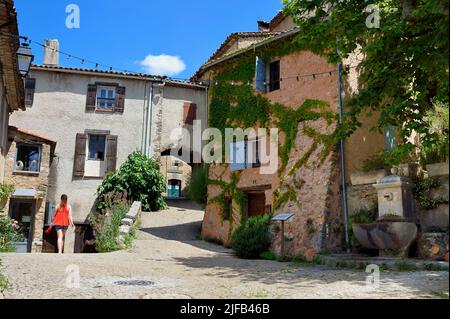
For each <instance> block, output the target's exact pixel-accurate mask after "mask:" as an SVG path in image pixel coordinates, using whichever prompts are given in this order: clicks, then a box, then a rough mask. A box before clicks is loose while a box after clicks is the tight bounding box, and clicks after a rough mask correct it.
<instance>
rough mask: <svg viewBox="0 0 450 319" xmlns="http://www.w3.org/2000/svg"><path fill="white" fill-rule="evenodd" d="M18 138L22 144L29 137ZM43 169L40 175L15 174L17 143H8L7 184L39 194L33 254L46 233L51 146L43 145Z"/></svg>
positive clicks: (34, 217)
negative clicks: (45, 219) (46, 204)
mask: <svg viewBox="0 0 450 319" xmlns="http://www.w3.org/2000/svg"><path fill="white" fill-rule="evenodd" d="M16 138H20V141H21V142H27V141H28V140H29V138H28V136H26V135H23V134H18V135H17V136H16ZM29 141H30V143H37V142H36V141H34V140H32V139H31V140H29ZM41 145H42V148H41V169H40V171H39V174H37V175H34V174H27V173H14V172H13V169H14V161H15V158H16V148H17V147H16V141H12V142H9V143H8V155H7V157H6V165H5V182H6V183H7V184H9V185H14V187H15V188H16V189H19V188H24V189H34V190H36V192H37V198H36V211H35V215H34V216H32V232H33V233H32V241H33V244H32V250H33V252H40V249H41V247H42V238H43V231H44V222H45V221H44V218H45V203H46V200H47V190H48V184H49V183H48V177H49V172H50V145H48V144H41ZM9 204H10V202H9V201H8V203H7V205H6V206H5V211H8V210H9Z"/></svg>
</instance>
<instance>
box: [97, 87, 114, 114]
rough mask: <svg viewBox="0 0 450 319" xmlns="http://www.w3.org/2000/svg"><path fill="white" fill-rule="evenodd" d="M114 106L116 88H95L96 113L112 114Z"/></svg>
mask: <svg viewBox="0 0 450 319" xmlns="http://www.w3.org/2000/svg"><path fill="white" fill-rule="evenodd" d="M115 105H116V88H115V87H106V86H100V87H98V88H97V104H96V109H95V110H96V111H100V112H114V107H115Z"/></svg>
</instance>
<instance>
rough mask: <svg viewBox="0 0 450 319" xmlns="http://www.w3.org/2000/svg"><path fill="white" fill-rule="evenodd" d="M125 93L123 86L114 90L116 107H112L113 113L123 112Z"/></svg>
mask: <svg viewBox="0 0 450 319" xmlns="http://www.w3.org/2000/svg"><path fill="white" fill-rule="evenodd" d="M125 92H126V88H125V87H123V86H118V87H117V89H116V105H115V107H114V112H116V113H123V112H124V111H125Z"/></svg>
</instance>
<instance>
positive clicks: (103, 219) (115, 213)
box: [91, 194, 130, 253]
mask: <svg viewBox="0 0 450 319" xmlns="http://www.w3.org/2000/svg"><path fill="white" fill-rule="evenodd" d="M122 196H123V195H120V194H116V195H111V194H110V195H106V196H105V208H104V209H103V210H102V212H101V213H98V214H96V215H95V216H93V217H92V218H91V224H92V227H93V228H94V229H95V230H96V235H95V248H96V250H97V252H99V253H107V252H112V251H116V250H119V249H121V248H122V247H121V243H120V240H119V235H120V226H121V224H122V219H124V218H125V216H126V215H127V213H128V210H129V209H130V205H129V204H128V203H127V202H126V200H124V199H122V198H121V197H122Z"/></svg>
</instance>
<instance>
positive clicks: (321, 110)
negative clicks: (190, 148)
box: [209, 39, 338, 219]
mask: <svg viewBox="0 0 450 319" xmlns="http://www.w3.org/2000/svg"><path fill="white" fill-rule="evenodd" d="M300 49H301V48H300V46H299V45H298V44H297V43H296V42H295V41H293V40H292V39H291V40H285V41H282V42H279V43H272V44H267V45H265V46H263V48H262V49H258V50H255V52H252V53H244V54H242V55H241V56H240V57H239V58H237V59H233V60H229V61H227V62H224V63H223V64H222V66H221V68H220V69H219V70H216V71H215V72H214V73H213V74H212V78H211V83H212V87H211V90H210V95H211V96H210V101H211V104H210V123H209V124H210V126H211V127H214V128H218V129H219V130H220V131H221V132H222V134H223V135H224V133H225V128H227V127H241V128H250V127H253V128H257V127H269V126H270V127H277V128H278V129H279V130H280V131H281V132H282V133H283V134H284V139H283V143H281V142H280V144H279V156H280V159H281V167H280V169H279V171H278V175H279V176H282V175H283V174H284V175H289V176H292V175H294V174H295V173H296V172H297V171H298V170H299V169H301V168H302V167H305V166H306V164H307V163H308V161H309V159H310V157H311V155H312V154H313V153H314V152H315V151H316V150H317V149H318V148H319V146H321V145H323V148H322V150H321V152H320V158H319V162H318V163H317V164H319V165H320V164H322V163H323V162H324V161H325V159H326V158H327V156H328V155H329V154H330V152H331V151H332V149H333V146H334V145H336V143H337V141H338V138H337V134H338V132H337V130H336V131H335V132H333V133H332V134H329V135H326V134H321V133H319V132H317V131H315V130H314V129H312V128H311V127H305V128H304V132H303V133H304V134H306V135H307V136H309V137H311V138H312V139H313V140H314V142H313V144H312V146H311V147H310V148H309V149H308V150H306V152H305V155H304V156H303V157H302V158H301V159H300V160H298V161H297V162H296V163H295V164H294V167H293V168H292V169H290V170H289V171H288V172H285V170H286V168H287V166H288V163H289V158H290V156H291V152H292V150H293V149H294V147H295V144H296V139H297V135H298V131H299V127H300V124H301V123H305V122H308V121H317V120H320V119H324V120H325V121H326V123H327V124H328V125H329V126H331V125H332V124H333V123H336V121H337V116H336V114H335V113H333V112H332V111H331V110H330V107H329V105H328V104H327V103H325V102H323V101H318V100H306V101H305V102H304V103H303V104H302V105H300V106H299V107H298V108H292V107H289V106H287V105H283V104H280V103H272V102H271V101H270V100H269V99H268V98H267V97H265V96H264V95H262V94H258V93H256V92H255V89H254V87H253V84H254V83H253V81H254V76H255V72H256V63H255V56H260V57H261V58H263V59H264V60H266V61H270V60H272V59H273V58H276V57H278V58H280V57H282V56H285V55H288V54H291V53H293V52H297V51H299V50H300ZM223 143H224V141H222V144H223ZM223 147H225V145H223ZM239 176H240V174H233V180H232V181H231V182H230V183H224V182H223V181H210V184H215V185H218V186H220V187H221V188H222V193H221V194H220V195H219V196H217V197H216V198H214V199H212V200H210V202H211V203H216V204H218V205H219V206H221V208H222V215H223V217H225V218H226V219H229V217H228V215H229V214H226V213H225V214H224V212H227V211H228V210H229V208H228V207H227V205H228V204H227V203H228V200H227V196H228V198H229V197H230V196H233V199H234V200H236V201H237V202H238V203H239V204H240V205H242V207H244V206H243V205H244V204H245V194H244V193H242V192H241V191H239V190H238V189H237V184H238V182H239ZM303 184H304V183H297V185H301V186H302V185H303ZM284 186H285V187H280V188H279V189H278V190H277V191H276V192H275V209H278V208H281V207H282V206H283V205H284V204H286V203H287V202H289V201H296V197H297V196H296V192H295V189H293V188H292V187H290V186H288V187H286V185H285V184H284ZM294 186H295V185H294ZM282 188H286V189H287V190H288V191H287V192H286V193H283V192H282V191H281V189H282ZM243 203H244V204H243Z"/></svg>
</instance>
